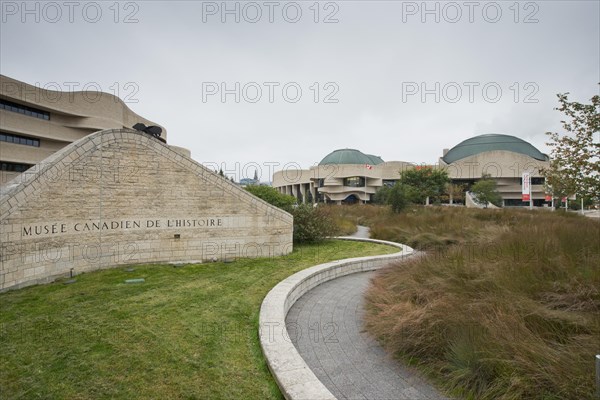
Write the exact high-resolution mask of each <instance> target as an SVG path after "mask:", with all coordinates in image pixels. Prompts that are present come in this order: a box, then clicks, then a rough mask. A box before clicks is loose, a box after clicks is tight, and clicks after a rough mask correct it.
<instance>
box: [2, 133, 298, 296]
mask: <svg viewBox="0 0 600 400" xmlns="http://www.w3.org/2000/svg"><path fill="white" fill-rule="evenodd" d="M2 191H3V192H2V193H1V194H0V211H1V217H0V291H1V290H6V289H9V288H16V287H22V286H26V285H30V284H34V283H41V282H47V281H51V280H53V279H54V278H56V277H58V276H65V275H67V274H69V273H70V271H71V270H73V272H74V273H79V272H83V271H92V270H97V269H100V268H109V267H112V266H117V265H124V264H139V263H159V262H160V263H163V262H192V261H193V262H200V261H209V260H224V259H233V258H238V257H260V256H262V257H270V256H278V255H283V254H288V253H289V252H291V251H292V216H291V215H290V214H288V213H286V212H284V211H282V210H280V209H278V208H275V207H273V206H271V205H269V204H267V203H266V202H264V201H262V200H260V199H258V198H256V197H254V196H252V195H250V194H249V193H248V192H246V191H245V190H244V189H241V188H239V187H238V186H236V185H234V184H233V183H231V182H229V181H228V180H227V179H224V178H222V177H220V176H218V175H217V174H215V173H214V172H212V171H210V170H208V169H207V168H205V167H203V166H202V165H200V164H198V163H196V162H194V161H193V160H192V159H190V158H187V157H185V156H184V155H181V154H179V153H177V152H176V151H174V150H172V149H170V148H169V146H168V145H166V144H164V143H162V142H160V141H159V140H157V139H154V138H153V137H151V136H148V135H146V134H144V133H140V132H136V131H132V130H126V129H124V130H105V131H100V132H96V133H94V134H92V135H89V136H87V137H85V138H83V139H81V140H79V141H77V142H74V143H72V144H71V145H69V146H67V147H65V148H64V149H62V150H60V151H59V152H57V153H55V154H53V155H52V156H51V157H49V158H48V159H46V160H44V161H43V162H42V163H40V164H39V165H37V166H36V167H34V168H32V169H31V170H30V171H27V172H25V173H24V174H22V175H21V176H19V177H18V178H16V180H14V181H12V182H10V183H8V184H7V185H6V186H4V187H2Z"/></svg>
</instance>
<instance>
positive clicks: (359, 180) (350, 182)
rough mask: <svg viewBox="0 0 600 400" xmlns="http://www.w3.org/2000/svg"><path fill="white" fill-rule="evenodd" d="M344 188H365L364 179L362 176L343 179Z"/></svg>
mask: <svg viewBox="0 0 600 400" xmlns="http://www.w3.org/2000/svg"><path fill="white" fill-rule="evenodd" d="M344 186H349V187H363V186H365V178H364V177H362V176H353V177H350V178H345V179H344Z"/></svg>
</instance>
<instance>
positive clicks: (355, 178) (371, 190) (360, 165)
mask: <svg viewBox="0 0 600 400" xmlns="http://www.w3.org/2000/svg"><path fill="white" fill-rule="evenodd" d="M406 168H413V165H412V164H409V163H407V162H403V161H388V162H386V161H383V160H382V159H381V157H378V156H374V155H370V154H365V153H362V152H361V151H359V150H355V149H339V150H335V151H333V152H331V153H330V154H328V155H327V156H325V157H324V158H323V159H322V160H321V161H320V162H319V164H318V165H315V166H313V167H310V168H309V169H294V170H289V169H288V170H283V171H277V172H275V173H274V174H273V187H275V188H276V189H278V190H279V192H280V193H284V194H289V195H292V196H294V197H296V198H297V199H298V201H299V202H301V203H316V202H319V203H321V202H323V203H336V204H352V203H357V202H360V203H368V202H370V201H371V200H372V197H373V195H374V194H375V192H376V191H377V189H379V188H380V187H382V186H384V185H387V186H393V185H394V183H396V181H397V180H398V179H400V172H401V171H402V170H404V169H406Z"/></svg>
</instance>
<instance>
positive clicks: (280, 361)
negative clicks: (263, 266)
mask: <svg viewBox="0 0 600 400" xmlns="http://www.w3.org/2000/svg"><path fill="white" fill-rule="evenodd" d="M335 239H338V240H354V241H359V242H370V243H377V244H383V245H388V246H393V247H397V248H399V249H400V251H399V252H397V253H393V254H384V255H377V256H366V257H354V258H346V259H342V260H336V261H331V262H327V263H324V264H318V265H315V266H312V267H310V268H307V269H304V270H302V271H299V272H297V273H295V274H293V275H291V276H289V277H287V278H286V279H284V280H282V281H281V282H279V283H278V284H277V285H275V286H274V287H273V288H272V289H271V290H270V291H269V293H267V295H266V296H265V298H264V300H263V302H262V304H261V307H260V314H259V332H258V334H259V339H260V346H261V348H262V352H263V355H264V356H265V359H266V361H267V365H268V367H269V370H270V371H271V375H273V378H275V381H276V382H277V385H278V386H279V389H280V390H281V393H282V394H283V395H284V397H285V398H286V399H287V400H308V399H323V400H333V399H335V398H336V397H335V396H334V395H333V394H332V393H331V392H330V391H329V390H328V389H327V388H326V387H325V385H323V383H322V382H321V381H320V380H319V379H318V378H317V377H316V375H315V374H314V373H313V372H312V370H311V369H310V368H309V367H308V365H307V364H306V362H305V361H304V359H303V358H302V357H301V356H300V354H299V353H298V351H297V350H296V348H295V347H294V345H293V343H292V342H291V340H290V339H289V333H288V331H287V328H286V326H285V317H286V315H287V313H288V311H289V309H290V308H291V307H292V306H293V305H294V303H295V302H296V301H297V300H298V299H299V298H300V297H301V296H302V295H303V294H304V293H306V292H308V291H309V290H311V289H313V288H314V287H316V286H318V285H320V284H321V283H324V282H327V281H330V280H332V279H336V278H339V277H342V276H345V275H349V274H353V273H357V272H366V271H372V270H376V269H379V268H382V267H385V266H387V265H389V264H390V263H391V262H394V261H401V260H403V259H404V258H406V257H408V256H410V255H411V254H412V253H413V252H414V250H413V249H412V248H411V247H408V246H406V245H404V244H400V243H396V242H390V241H386V240H378V239H366V238H355V237H347V236H343V237H336V238H335Z"/></svg>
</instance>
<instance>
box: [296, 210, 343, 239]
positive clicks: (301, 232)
mask: <svg viewBox="0 0 600 400" xmlns="http://www.w3.org/2000/svg"><path fill="white" fill-rule="evenodd" d="M291 213H292V215H293V216H294V243H316V242H320V241H322V240H323V239H325V238H327V237H329V236H335V235H337V233H338V230H337V229H336V224H335V223H334V221H333V219H332V218H331V216H330V215H328V213H327V212H326V211H325V210H322V209H321V207H313V206H312V205H309V204H300V205H299V206H297V207H295V208H293V209H292V211H291Z"/></svg>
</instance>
